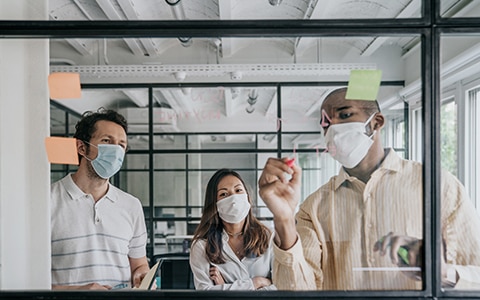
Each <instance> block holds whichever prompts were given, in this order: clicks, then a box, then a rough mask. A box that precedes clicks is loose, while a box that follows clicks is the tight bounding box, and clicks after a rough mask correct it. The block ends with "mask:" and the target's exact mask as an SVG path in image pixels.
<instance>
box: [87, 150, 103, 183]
mask: <svg viewBox="0 0 480 300" xmlns="http://www.w3.org/2000/svg"><path fill="white" fill-rule="evenodd" d="M89 150H90V149H87V151H86V153H85V155H88V154H89V152H90V151H89ZM84 159H85V160H86V161H87V177H88V179H92V180H98V179H103V178H102V177H100V176H98V174H97V172H96V171H95V169H94V168H93V166H92V161H90V160H88V159H86V158H85V157H84Z"/></svg>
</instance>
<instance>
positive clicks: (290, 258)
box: [273, 235, 304, 266]
mask: <svg viewBox="0 0 480 300" xmlns="http://www.w3.org/2000/svg"><path fill="white" fill-rule="evenodd" d="M273 256H274V257H275V260H276V261H277V262H278V263H280V264H281V265H285V266H292V265H293V264H294V262H296V261H301V260H304V258H303V248H302V243H301V241H300V237H299V236H298V235H297V241H296V242H295V244H294V245H293V246H292V247H291V248H290V249H288V250H282V249H280V248H279V247H278V246H277V245H276V244H275V243H274V244H273Z"/></svg>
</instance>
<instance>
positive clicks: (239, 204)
mask: <svg viewBox="0 0 480 300" xmlns="http://www.w3.org/2000/svg"><path fill="white" fill-rule="evenodd" d="M217 209H218V214H219V216H220V218H221V219H222V220H224V221H225V222H227V223H231V224H236V223H239V222H240V221H242V220H243V219H244V218H245V217H246V216H247V215H248V212H249V211H250V203H249V202H248V196H247V194H233V195H231V196H228V197H226V198H223V199H222V200H219V201H217Z"/></svg>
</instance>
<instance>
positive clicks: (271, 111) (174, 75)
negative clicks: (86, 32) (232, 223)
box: [49, 0, 478, 131]
mask: <svg viewBox="0 0 480 300" xmlns="http://www.w3.org/2000/svg"><path fill="white" fill-rule="evenodd" d="M275 2H279V3H277V4H278V5H276V3H275ZM471 2H472V1H455V0H448V1H444V2H442V13H443V14H449V15H453V14H461V13H462V9H463V10H465V9H469V7H470V6H471V5H472V4H471ZM477 2H478V1H477ZM169 3H170V4H169ZM476 5H478V4H476ZM420 6H421V1H420V0H395V1H392V0H280V1H274V0H167V1H166V0H95V1H93V0H50V8H49V9H50V11H49V14H50V18H51V19H52V20H85V21H86V20H115V21H119V20H162V21H166V20H167V21H168V20H171V21H179V20H180V21H181V20H265V22H268V20H279V19H292V20H298V19H342V18H344V19H373V18H417V17H420V8H421V7H420ZM185 38H187V39H188V37H179V38H124V39H57V40H51V43H50V45H51V47H50V53H51V54H50V56H51V72H79V73H80V74H81V81H82V83H124V84H126V83H170V84H175V85H178V84H182V85H186V86H187V87H184V88H180V87H177V88H173V87H172V88H168V89H155V90H154V94H153V96H154V101H155V105H156V106H158V107H164V108H171V109H173V110H174V112H175V113H176V114H177V121H178V122H177V125H178V126H176V127H175V128H170V129H168V130H180V131H198V130H200V131H201V130H205V131H209V130H210V131H212V128H208V127H205V128H203V127H202V126H200V125H199V124H198V121H199V120H201V118H202V117H201V116H200V115H201V114H200V112H201V113H203V114H204V116H210V117H209V118H210V119H215V117H216V116H218V122H213V123H212V124H213V125H212V126H214V127H213V128H214V129H216V130H226V131H229V130H230V131H235V130H238V128H242V129H244V128H246V127H248V126H246V127H245V120H249V122H248V124H253V125H251V126H252V128H251V129H250V130H259V129H261V128H258V125H257V127H256V128H255V125H254V124H263V123H262V122H264V123H265V124H264V125H265V126H264V128H267V127H272V126H273V129H272V128H269V129H268V130H274V129H275V126H276V125H272V124H275V122H273V123H272V122H269V120H270V118H269V117H270V116H276V109H275V104H276V88H275V87H274V86H266V87H255V88H254V87H252V86H248V85H246V86H243V87H242V86H241V84H242V83H243V82H245V83H252V82H319V81H321V82H329V81H345V82H346V81H348V76H349V72H350V70H351V69H381V70H382V71H383V77H382V79H383V80H388V81H397V80H400V81H402V80H407V81H408V80H409V79H408V76H414V75H415V74H413V75H412V74H408V72H407V71H406V70H405V60H406V59H408V57H410V56H411V55H414V56H419V54H418V43H419V42H418V40H419V39H418V36H395V37H393V36H390V37H389V36H382V37H378V36H370V37H368V36H367V37H328V38H327V37H323V38H317V37H281V38H278V37H277V38H276V37H268V38H248V37H244V38H238V37H236V38H224V37H223V38H218V37H212V38H192V39H190V40H189V41H190V44H189V45H187V44H182V43H181V42H180V39H185ZM412 53H413V54H412ZM411 80H413V79H411ZM189 83H233V84H238V85H239V86H238V87H223V86H213V87H211V88H188V84H189ZM331 88H332V86H325V87H308V88H306V87H301V88H293V87H292V88H285V89H284V90H282V99H284V102H283V107H282V113H284V114H287V115H288V114H289V113H290V112H292V114H293V115H297V116H304V118H305V117H308V116H315V117H316V115H317V114H318V105H319V100H321V99H322V96H324V95H325V93H326V92H327V91H328V90H330V89H331ZM399 88H400V87H382V88H381V90H380V94H379V101H380V102H382V100H383V99H389V98H391V95H393V94H395V93H397V92H398V90H399ZM252 93H253V94H254V95H256V96H257V98H256V101H254V102H255V104H254V105H253V106H254V108H255V109H254V111H253V112H251V113H248V112H247V108H249V104H248V95H249V94H250V95H252ZM61 104H62V105H64V106H66V107H68V108H70V109H72V110H73V111H76V112H78V113H82V112H84V111H85V110H94V109H97V108H98V107H100V106H104V107H111V108H115V109H122V110H124V111H125V109H130V110H131V109H135V108H137V109H139V108H145V107H146V106H147V105H148V91H147V90H146V89H131V88H116V89H109V90H104V91H97V90H90V91H83V93H82V99H77V100H73V99H71V100H65V101H61ZM125 112H127V111H125ZM130 112H131V111H130ZM293 115H292V116H293ZM187 116H190V117H187ZM260 119H262V120H263V121H259V120H260ZM190 120H195V121H196V124H195V125H192V124H189V123H188V122H187V121H190ZM227 120H230V121H231V122H225V121H227ZM220 121H221V122H224V123H223V124H226V125H225V126H223V127H221V128H219V127H218V126H221V125H219V124H221V122H220ZM190 123H191V122H190ZM237 123H238V124H241V125H239V126H240V127H237V126H233V125H232V126H231V128H230V127H229V126H230V124H237ZM229 128H230V129H229ZM296 129H298V128H296Z"/></svg>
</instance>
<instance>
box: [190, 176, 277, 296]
mask: <svg viewBox="0 0 480 300" xmlns="http://www.w3.org/2000/svg"><path fill="white" fill-rule="evenodd" d="M272 236H273V234H272V233H271V231H270V230H269V229H268V228H267V227H266V226H265V225H263V224H262V223H261V222H260V221H259V220H257V218H255V216H254V215H253V213H252V210H251V199H250V195H249V193H248V191H247V189H246V185H245V182H244V181H243V179H242V178H241V177H240V175H239V174H238V173H237V172H235V171H233V170H230V169H220V170H218V171H217V172H215V174H213V176H212V178H210V180H209V182H208V184H207V190H206V192H205V204H204V207H203V215H202V219H201V220H200V224H199V225H198V227H197V229H196V231H195V234H194V236H193V242H192V248H191V251H190V266H191V268H192V272H193V276H194V282H195V288H196V289H199V290H210V289H211V290H258V289H267V290H272V289H276V287H275V286H274V285H273V284H272V280H271V278H270V276H271V266H272V261H273V256H272V254H273V251H272V246H273V243H272V238H273V237H272Z"/></svg>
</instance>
